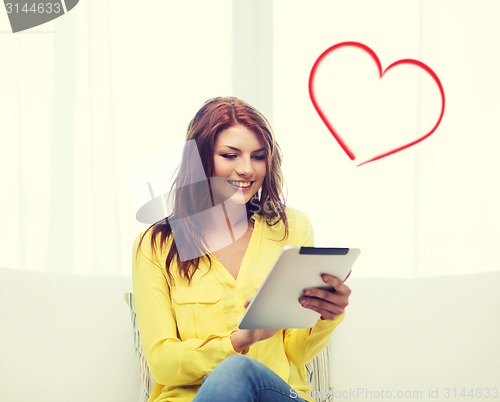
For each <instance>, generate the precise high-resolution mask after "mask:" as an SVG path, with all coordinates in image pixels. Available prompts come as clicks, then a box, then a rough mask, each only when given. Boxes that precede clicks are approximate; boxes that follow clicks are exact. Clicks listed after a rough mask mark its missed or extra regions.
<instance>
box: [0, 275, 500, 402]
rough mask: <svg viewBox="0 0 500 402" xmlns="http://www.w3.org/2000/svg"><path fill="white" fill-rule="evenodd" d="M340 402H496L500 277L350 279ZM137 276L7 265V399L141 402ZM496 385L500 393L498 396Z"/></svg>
mask: <svg viewBox="0 0 500 402" xmlns="http://www.w3.org/2000/svg"><path fill="white" fill-rule="evenodd" d="M349 284H350V286H351V288H352V289H353V294H352V296H351V304H350V306H349V307H348V314H347V316H346V319H345V321H344V322H343V323H342V324H341V326H340V327H339V328H338V329H337V330H336V331H335V333H334V336H333V339H332V344H331V346H332V374H333V384H334V388H333V389H331V390H324V394H323V395H317V396H318V397H321V398H324V397H326V396H327V394H332V393H333V396H334V397H336V399H335V400H336V401H374V400H393V401H394V400H399V401H417V400H418V401H479V400H480V401H488V402H490V401H500V395H499V394H498V393H500V293H499V292H498V289H499V288H500V271H498V272H490V273H482V274H475V275H464V276H450V277H438V278H427V279H391V278H380V279H368V278H356V277H351V278H349ZM130 290H131V282H130V278H126V277H100V276H93V277H85V276H66V275H49V274H41V273H36V272H26V271H18V270H10V269H3V268H0V401H1V402H28V401H29V402H31V401H37V402H66V401H71V402H89V401H92V402H138V399H139V388H140V380H139V370H138V362H137V360H136V357H135V352H134V346H133V345H134V343H133V335H132V327H131V323H130V314H129V310H128V306H127V304H126V303H125V301H124V298H123V294H124V293H125V292H126V291H130ZM495 388H496V391H495Z"/></svg>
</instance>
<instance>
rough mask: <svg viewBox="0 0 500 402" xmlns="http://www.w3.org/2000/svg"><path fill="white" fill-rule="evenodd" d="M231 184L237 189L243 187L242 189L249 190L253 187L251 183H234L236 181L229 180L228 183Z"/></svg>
mask: <svg viewBox="0 0 500 402" xmlns="http://www.w3.org/2000/svg"><path fill="white" fill-rule="evenodd" d="M227 182H228V183H229V184H231V185H232V186H236V187H241V188H248V187H250V186H251V185H252V182H251V181H234V180H228V181H227Z"/></svg>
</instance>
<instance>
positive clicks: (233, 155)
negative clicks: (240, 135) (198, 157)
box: [221, 154, 236, 159]
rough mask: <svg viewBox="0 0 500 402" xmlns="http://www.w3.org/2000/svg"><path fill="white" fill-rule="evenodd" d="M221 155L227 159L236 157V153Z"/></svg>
mask: <svg viewBox="0 0 500 402" xmlns="http://www.w3.org/2000/svg"><path fill="white" fill-rule="evenodd" d="M221 156H222V157H223V158H226V159H234V158H236V155H235V154H222V155H221Z"/></svg>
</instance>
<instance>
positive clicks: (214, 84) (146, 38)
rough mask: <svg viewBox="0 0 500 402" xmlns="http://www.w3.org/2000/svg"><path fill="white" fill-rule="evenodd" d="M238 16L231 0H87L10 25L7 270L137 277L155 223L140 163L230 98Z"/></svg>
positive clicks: (2, 241)
mask: <svg viewBox="0 0 500 402" xmlns="http://www.w3.org/2000/svg"><path fill="white" fill-rule="evenodd" d="M230 16H231V3H230V1H229V0H227V1H215V2H210V4H208V3H207V2H203V1H189V2H182V3H181V2H175V3H174V2H165V1H150V2H148V3H147V4H142V3H141V4H139V3H137V2H123V1H92V0H88V1H81V2H80V3H79V4H78V5H77V6H76V7H75V8H74V9H73V10H71V11H70V12H69V13H68V14H66V15H64V16H62V17H60V18H58V19H56V20H54V21H53V22H50V23H47V24H44V25H41V26H39V27H36V28H33V29H31V30H28V31H25V32H20V33H17V34H12V33H9V29H10V27H9V25H8V20H7V19H6V18H5V19H4V20H1V21H0V23H1V24H2V25H1V27H0V30H1V31H2V35H0V47H1V49H2V67H1V69H2V74H1V75H0V85H1V95H0V99H1V100H0V102H1V103H0V115H1V119H0V125H1V148H0V171H1V176H0V188H1V199H0V205H1V208H0V221H1V222H2V225H1V228H2V230H1V231H0V266H3V267H10V268H19V269H26V270H37V271H51V272H65V273H75V274H101V275H108V274H130V257H131V247H132V241H133V239H134V238H135V236H137V235H138V234H139V233H140V231H142V230H144V229H145V227H146V226H145V225H142V224H139V223H138V222H137V221H136V220H135V211H136V208H137V205H133V204H134V203H133V202H132V200H133V196H132V193H131V191H130V190H131V189H130V186H129V171H130V168H131V167H132V166H133V165H134V163H136V162H137V161H141V160H144V159H147V158H148V155H149V154H151V153H154V152H155V151H157V150H159V149H164V148H169V147H170V146H171V145H173V144H179V143H182V141H183V139H184V135H185V130H186V127H187V123H188V121H189V119H190V118H191V117H192V115H193V114H194V112H195V111H196V110H197V108H198V107H199V106H200V105H201V104H202V102H203V101H204V100H205V99H207V98H209V97H213V96H217V95H221V94H222V95H225V94H229V93H230V82H231V77H230V71H231V70H230V69H231V66H230V62H229V61H230V47H231V35H230V29H231V26H230V24H231V18H230ZM2 18H3V15H2ZM132 191H137V188H136V187H134V186H132Z"/></svg>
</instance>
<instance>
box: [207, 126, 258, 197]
mask: <svg viewBox="0 0 500 402" xmlns="http://www.w3.org/2000/svg"><path fill="white" fill-rule="evenodd" d="M266 159H267V155H266V148H265V146H264V145H263V144H262V143H261V142H260V140H259V137H257V135H256V134H255V133H254V132H253V131H251V130H249V129H248V128H246V127H244V126H242V125H236V126H233V127H230V128H228V129H226V130H223V131H221V132H220V133H219V134H218V136H217V138H216V140H215V146H214V176H216V177H218V178H219V179H218V180H217V183H218V184H217V186H216V188H217V190H216V191H217V192H218V193H219V195H220V196H222V197H223V199H227V198H229V197H231V195H233V194H234V193H235V192H236V191H238V190H240V191H241V193H242V195H243V197H244V201H245V203H247V202H248V201H249V200H250V199H251V198H252V197H253V196H254V195H255V194H256V193H257V191H258V190H259V189H260V187H261V186H262V183H263V182H264V178H265V176H266Z"/></svg>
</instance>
